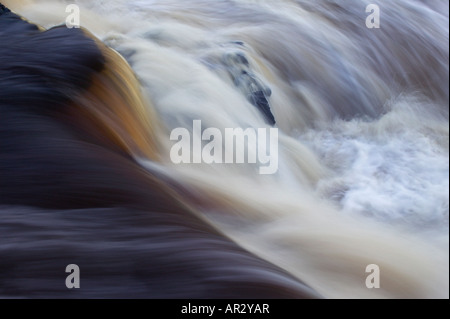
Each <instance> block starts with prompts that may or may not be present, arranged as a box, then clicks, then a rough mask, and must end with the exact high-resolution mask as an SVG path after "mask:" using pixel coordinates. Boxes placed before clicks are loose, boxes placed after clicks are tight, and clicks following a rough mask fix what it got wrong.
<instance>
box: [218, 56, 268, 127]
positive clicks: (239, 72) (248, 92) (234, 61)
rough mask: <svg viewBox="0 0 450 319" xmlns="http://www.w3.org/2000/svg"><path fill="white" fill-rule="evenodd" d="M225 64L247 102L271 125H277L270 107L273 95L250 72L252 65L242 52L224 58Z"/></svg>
mask: <svg viewBox="0 0 450 319" xmlns="http://www.w3.org/2000/svg"><path fill="white" fill-rule="evenodd" d="M223 60H224V64H225V66H226V67H227V70H228V72H229V74H230V76H231V78H232V79H233V82H234V85H236V87H238V88H239V89H240V90H241V91H242V93H243V94H244V95H245V96H246V97H247V100H248V101H249V102H250V103H252V104H253V105H254V106H256V107H257V108H258V109H259V110H260V111H261V113H262V114H264V117H265V119H266V121H267V122H268V123H269V124H270V125H275V123H276V122H275V117H274V116H273V114H272V111H271V109H270V105H269V97H270V95H271V94H272V92H271V90H270V88H268V87H266V86H265V85H264V84H263V83H262V82H261V81H260V80H259V79H258V78H257V76H256V75H255V74H253V73H252V72H251V70H250V63H249V62H248V60H247V58H246V57H245V54H244V53H242V52H237V53H228V54H226V55H225V56H224V59H223Z"/></svg>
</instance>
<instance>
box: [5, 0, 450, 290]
mask: <svg viewBox="0 0 450 319" xmlns="http://www.w3.org/2000/svg"><path fill="white" fill-rule="evenodd" d="M2 2H3V3H4V4H5V5H7V6H9V7H10V8H11V9H13V10H15V11H16V12H17V13H19V14H21V15H23V16H24V17H25V18H27V19H28V20H29V21H32V22H34V23H38V24H40V25H41V26H43V27H44V28H50V27H53V26H55V25H59V24H61V23H64V21H65V18H66V16H67V13H66V12H65V7H66V5H67V3H66V2H64V1H2ZM75 3H77V4H78V5H79V6H80V8H81V25H82V26H83V27H85V28H86V29H87V30H89V32H92V34H93V35H95V36H96V37H98V38H99V39H100V40H101V41H103V42H104V43H105V44H107V45H108V46H110V47H112V48H114V49H115V50H117V51H118V52H119V53H121V54H122V55H123V56H124V57H125V58H126V59H127V61H128V62H129V64H130V65H131V68H132V70H133V71H134V72H135V74H136V76H137V80H136V79H135V77H134V75H133V74H132V72H131V71H130V70H129V69H128V68H127V66H126V65H125V64H124V63H123V61H121V58H120V57H118V56H117V55H115V54H114V53H113V52H111V51H107V50H106V49H102V51H103V53H104V54H105V55H107V64H108V65H109V70H110V71H108V70H106V71H103V74H100V75H96V76H94V78H93V82H92V84H91V86H90V89H89V91H87V92H85V93H84V94H82V95H78V96H77V97H76V98H75V99H73V101H72V103H73V107H72V108H71V111H70V113H69V118H71V119H72V121H73V122H75V123H77V124H76V125H77V126H80V127H82V128H83V131H84V132H85V133H86V132H87V133H86V134H89V135H90V136H96V137H98V138H99V140H101V141H102V143H105V145H112V146H111V147H114V148H117V149H118V150H119V152H122V153H125V154H128V155H129V156H131V157H133V158H134V159H135V160H136V161H137V162H138V163H139V164H140V169H142V170H147V171H148V172H150V173H152V174H155V175H156V176H157V177H158V178H160V179H163V180H169V182H168V183H169V185H171V189H170V190H168V193H170V194H172V192H173V196H174V197H176V198H178V199H179V200H180V201H181V202H183V203H184V204H187V205H189V206H190V207H191V208H192V209H193V210H195V211H196V212H197V213H196V214H199V215H200V218H201V219H203V218H204V219H206V220H208V221H209V222H211V223H212V224H213V225H214V227H215V228H217V229H218V230H220V231H221V232H223V233H225V234H227V235H228V236H230V237H231V238H233V239H234V240H235V241H236V242H237V243H238V244H239V245H240V246H241V247H244V248H246V249H248V250H249V251H251V252H252V253H254V254H256V255H258V256H260V257H262V258H264V259H266V260H268V261H269V262H271V263H273V264H275V265H277V266H278V267H280V268H283V269H284V270H286V271H287V272H288V273H289V274H291V275H292V276H294V277H296V278H298V279H300V280H302V281H304V282H305V283H307V284H308V285H309V286H311V287H312V288H313V289H314V290H316V291H318V292H319V293H320V294H322V295H323V296H325V297H328V298H404V297H406V298H435V297H438V298H448V265H449V263H448V262H449V261H448V231H449V230H448V212H449V205H448V203H449V201H448V198H449V197H448V193H449V179H448V173H449V157H448V155H449V153H448V152H449V113H448V103H449V92H448V85H449V76H448V74H449V73H448V72H449V69H448V57H449V52H448V41H449V40H448V36H449V31H448V16H449V15H448V2H446V1H406V0H404V1H396V2H394V3H392V2H391V1H385V2H379V3H378V4H379V6H380V9H381V20H380V23H381V24H380V28H379V29H369V28H367V27H366V25H365V19H366V17H367V15H368V14H367V13H366V12H365V8H366V5H367V4H369V3H370V1H356V0H355V1H345V2H344V1H331V2H330V1H300V0H299V1H287V0H286V1H269V0H267V1H245V0H238V1H181V0H171V1H158V0H155V1H143V0H141V1H138V0H134V1H122V0H114V1H82V0H80V1H75ZM236 54H241V55H245V57H246V58H247V59H248V61H249V66H250V68H251V70H252V72H253V73H254V74H255V76H256V77H257V78H258V79H259V81H261V83H263V85H264V86H266V87H268V88H270V90H271V95H270V98H269V99H268V100H269V102H270V106H271V110H272V113H273V115H274V117H275V119H276V123H277V124H276V127H278V129H279V158H278V161H279V169H278V172H277V173H276V174H274V175H260V174H258V166H257V165H255V164H205V163H202V164H180V165H176V164H173V163H172V162H171V160H170V157H169V154H170V149H171V147H172V145H173V141H170V140H169V136H170V132H171V130H172V129H174V128H177V127H186V128H189V129H190V128H191V127H192V121H193V120H202V124H203V125H204V127H216V128H219V129H221V130H222V131H223V130H224V129H225V128H230V127H232V128H235V127H243V128H246V127H255V128H256V127H268V126H267V124H266V121H265V119H264V117H263V115H262V113H260V112H259V111H258V109H257V108H255V106H254V105H252V104H251V103H250V102H249V101H248V99H247V98H246V97H245V94H243V92H242V91H241V90H240V89H239V88H237V87H236V86H235V85H234V83H233V78H232V76H230V74H231V75H232V74H233V70H232V68H233V67H234V66H233V65H231V66H230V65H229V64H227V63H226V61H227V60H226V57H227V56H230V55H231V56H235V55H236ZM230 69H231V71H230ZM105 72H110V73H105ZM141 93H142V96H141ZM244 93H245V92H244ZM69 121H70V120H69ZM124 174H126V171H124ZM136 174H137V175H139V174H138V173H136ZM127 178H128V179H129V180H130V182H128V183H132V180H133V177H127ZM136 178H143V177H136ZM118 180H120V178H118ZM127 181H128V180H127ZM144 184H145V183H143V184H140V183H137V184H136V185H138V186H135V185H131V184H124V185H123V188H124V189H127V187H128V186H130V187H140V185H144ZM148 187H149V188H152V187H153V188H155V189H157V188H158V187H155V186H154V184H153V183H150V184H148ZM140 191H141V192H143V193H145V189H144V190H142V189H141V190H140ZM171 196H172V195H171ZM111 197H113V196H111ZM80 200H81V201H82V200H83V199H82V198H80ZM105 201H107V200H106V199H105ZM169 201H170V200H169ZM143 203H144V204H139V205H137V206H138V208H139V209H142V208H143V207H144V208H145V207H146V206H145V205H149V204H148V203H146V202H145V201H144V202H143ZM161 203H163V204H161V205H164V203H167V201H165V200H162V201H161ZM184 204H183V205H184ZM142 205H144V206H142ZM31 206H33V205H31ZM111 223H112V224H114V223H113V222H111ZM122 231H123V230H122ZM142 231H143V232H144V233H145V229H143V230H142ZM201 257H202V258H208V255H201ZM369 264H377V265H378V266H379V267H380V272H381V287H380V288H379V289H368V288H367V287H366V285H365V279H366V276H367V275H368V274H367V273H365V269H366V266H367V265H369ZM230 266H231V265H230ZM105 267H106V266H105ZM182 286H183V283H182V282H178V283H177V287H178V289H180V291H181V290H183V289H185V288H186V287H184V288H180V287H182ZM173 289H177V288H173ZM169 296H170V295H169Z"/></svg>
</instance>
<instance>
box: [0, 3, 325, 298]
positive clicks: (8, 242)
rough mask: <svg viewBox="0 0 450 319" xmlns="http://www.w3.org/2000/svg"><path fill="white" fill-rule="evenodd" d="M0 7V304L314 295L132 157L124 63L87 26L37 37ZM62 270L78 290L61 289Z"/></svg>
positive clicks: (130, 102)
mask: <svg viewBox="0 0 450 319" xmlns="http://www.w3.org/2000/svg"><path fill="white" fill-rule="evenodd" d="M0 10H1V11H0V12H1V16H0V38H1V39H2V40H1V41H2V45H1V46H0V56H1V57H2V61H1V63H0V92H1V96H0V114H1V116H0V176H1V178H0V214H1V216H2V218H1V220H0V233H1V236H2V240H1V242H0V260H1V261H2V262H1V265H0V268H1V271H0V296H7V297H59V298H73V297H74V298H78V297H96V298H104V297H118V298H135V297H143V298H316V297H319V296H318V295H317V293H315V292H314V291H312V290H311V289H310V288H309V287H308V286H306V285H305V284H304V283H302V282H300V281H299V280H298V279H296V278H294V277H292V276H291V275H290V274H288V273H287V272H285V271H283V270H282V269H280V268H278V267H276V266H274V265H272V264H270V263H268V262H266V261H264V260H262V259H260V258H258V257H256V256H255V255H253V254H251V253H250V252H248V251H246V250H244V249H243V248H241V247H240V246H238V245H237V244H236V243H235V242H233V241H231V240H230V239H229V238H227V237H226V236H224V235H223V234H222V233H221V232H219V231H218V230H216V229H215V228H214V227H212V226H211V225H210V224H208V223H207V222H206V221H205V220H203V219H202V218H200V217H198V216H199V215H198V214H197V213H196V212H195V211H194V210H193V209H192V208H190V207H188V206H187V205H185V204H184V203H183V201H182V200H181V199H180V196H179V195H177V194H176V192H175V191H174V190H173V189H171V188H169V187H168V186H167V184H166V182H165V181H164V180H163V179H162V178H161V177H158V176H157V175H156V174H153V173H152V172H149V171H147V170H144V169H143V168H142V167H140V166H139V165H138V164H137V163H136V162H135V161H134V159H133V157H132V155H131V154H130V152H129V150H128V148H127V147H126V145H128V144H127V141H129V140H130V138H131V137H133V135H131V133H130V135H127V134H128V133H129V132H128V131H127V130H126V129H123V130H119V131H114V130H118V128H120V127H121V125H123V123H120V122H119V120H122V121H125V119H122V118H121V117H120V115H121V114H126V115H127V121H129V122H130V123H129V124H130V127H132V128H136V127H141V126H139V125H140V124H139V123H137V122H136V121H137V120H135V118H137V116H136V117H135V118H134V117H133V116H131V115H133V112H135V111H136V110H135V105H133V100H130V99H128V97H127V96H126V95H127V94H126V93H123V90H124V88H123V86H124V85H126V84H124V83H125V82H123V81H113V80H111V79H112V77H113V76H115V77H116V78H118V79H120V76H122V77H123V76H124V75H123V74H128V73H126V72H131V71H130V70H128V66H127V65H126V63H125V62H124V61H122V59H119V58H117V59H114V56H113V55H112V56H110V57H108V58H107V54H106V52H108V51H107V50H108V49H107V48H105V47H103V46H102V45H101V44H99V43H98V42H96V40H94V39H92V38H90V36H87V33H86V32H85V31H83V30H80V29H67V28H65V27H57V28H53V29H50V30H48V31H45V32H41V31H39V30H38V28H37V27H36V26H34V25H32V24H29V23H27V22H25V21H24V20H22V19H21V18H20V17H19V16H17V15H15V14H14V13H11V12H9V10H7V9H6V8H5V7H4V6H1V7H0ZM127 70H128V71H127ZM124 72H125V73H124ZM247 80H248V79H247ZM247 80H245V81H247ZM114 85H116V86H114ZM258 90H259V89H258ZM258 90H257V91H256V92H258ZM117 92H119V93H120V92H121V93H120V94H119V93H117ZM124 95H125V97H124ZM104 96H112V97H113V99H114V100H120V99H123V101H128V102H127V103H125V102H124V103H122V104H117V105H120V106H123V107H126V108H128V109H127V110H126V112H128V113H126V112H125V111H124V112H125V113H122V111H123V110H121V109H120V107H117V105H109V104H108V103H106V106H105V105H102V98H101V97H104ZM80 101H83V102H80ZM256 102H257V101H256ZM260 103H263V102H260ZM263 104H264V103H263ZM108 106H109V107H110V109H108V110H107V112H106V111H105V110H104V107H108ZM103 113H107V114H103ZM110 113H112V114H110ZM129 114H131V115H130V116H128V115H129ZM105 118H106V119H108V120H105ZM115 120H116V122H114V121H115ZM111 122H112V123H111ZM134 124H136V125H137V126H136V125H134ZM138 124H139V125H138ZM144 133H145V132H144ZM138 135H139V134H138V133H135V136H138ZM124 145H125V146H124ZM69 264H77V265H78V266H79V267H80V271H81V288H80V289H72V290H70V289H67V287H66V285H65V279H66V276H67V275H68V274H66V273H65V269H66V266H67V265H69Z"/></svg>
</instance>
